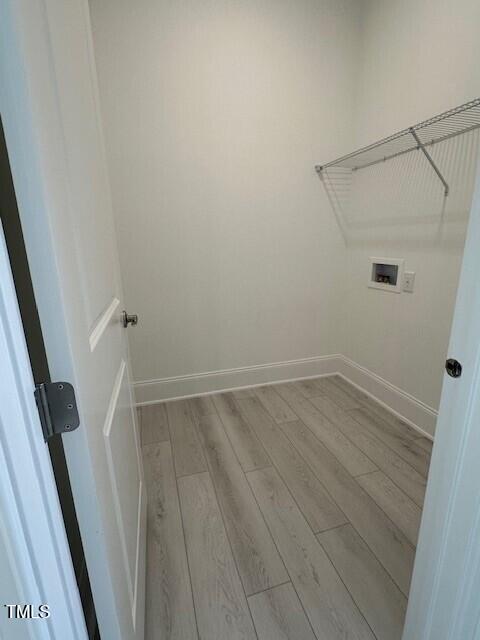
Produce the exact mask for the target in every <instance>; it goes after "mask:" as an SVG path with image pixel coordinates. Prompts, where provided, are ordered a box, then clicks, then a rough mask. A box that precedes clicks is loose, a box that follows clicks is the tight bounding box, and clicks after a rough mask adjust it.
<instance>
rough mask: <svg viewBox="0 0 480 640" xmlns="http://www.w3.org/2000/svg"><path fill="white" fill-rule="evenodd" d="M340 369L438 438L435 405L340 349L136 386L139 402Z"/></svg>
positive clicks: (422, 432) (413, 424) (429, 435)
mask: <svg viewBox="0 0 480 640" xmlns="http://www.w3.org/2000/svg"><path fill="white" fill-rule="evenodd" d="M334 374H339V375H341V376H342V377H343V378H345V379H346V380H348V382H351V383H352V384H353V385H354V386H356V387H358V388H359V389H361V390H362V391H363V392H364V393H366V394H367V395H368V396H370V397H372V398H374V399H375V400H376V401H377V402H379V403H380V404H381V405H383V406H384V407H385V408H387V409H388V410H389V411H391V412H392V413H393V414H395V415H396V416H398V417H399V418H401V419H402V420H403V421H404V422H406V423H407V424H409V425H410V426H411V427H413V428H414V429H416V430H417V431H418V432H419V434H420V435H422V436H424V437H426V438H429V439H430V440H433V434H434V432H435V423H436V419H437V411H435V409H433V408H432V407H429V406H428V405H427V404H425V403H424V402H422V401H421V400H418V399H417V398H415V397H414V396H412V395H411V394H409V393H407V392H406V391H403V390H402V389H399V388H398V387H396V386H395V385H393V384H392V383H390V382H388V381H387V380H384V379H383V378H381V377H380V376H378V375H377V374H375V373H372V372H371V371H369V370H368V369H367V368H366V367H362V366H361V365H359V364H357V363H356V362H353V360H350V358H347V357H346V356H343V355H341V354H338V353H337V354H333V355H326V356H315V357H312V358H300V359H297V360H288V361H284V362H272V363H269V364H262V365H254V366H252V367H239V368H237V369H223V370H220V371H206V372H204V373H196V374H187V375H183V376H172V377H170V378H160V379H158V380H143V381H141V382H136V383H135V384H134V389H135V396H136V400H137V406H141V405H147V404H155V403H156V402H162V401H164V400H177V399H180V398H188V397H192V396H200V395H209V394H212V393H218V392H220V391H231V390H234V389H237V390H238V389H248V388H250V387H256V386H259V385H266V384H277V383H279V382H293V381H295V380H303V379H306V378H316V377H319V376H329V375H334Z"/></svg>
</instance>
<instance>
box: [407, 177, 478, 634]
mask: <svg viewBox="0 0 480 640" xmlns="http://www.w3.org/2000/svg"><path fill="white" fill-rule="evenodd" d="M449 357H451V358H455V359H457V360H459V361H460V363H461V364H462V366H463V371H462V375H461V377H459V378H451V377H449V376H448V375H445V379H444V384H443V391H442V399H441V403H440V411H439V417H438V423H437V430H436V433H435V446H434V449H433V455H432V463H431V466H430V473H429V479H428V487H427V494H426V499H425V506H424V510H423V517H422V525H421V529H420V537H419V544H418V547H417V555H416V560H415V568H414V572H413V578H412V587H411V590H410V597H409V604H408V611H407V620H406V624H405V630H404V634H403V640H479V639H480V595H479V594H480V171H479V172H478V173H477V183H476V188H475V195H474V200H473V205H472V209H471V214H470V222H469V227H468V233H467V242H466V246H465V254H464V258H463V265H462V273H461V277H460V285H459V290H458V295H457V302H456V307H455V315H454V321H453V328H452V335H451V338H450V345H449Z"/></svg>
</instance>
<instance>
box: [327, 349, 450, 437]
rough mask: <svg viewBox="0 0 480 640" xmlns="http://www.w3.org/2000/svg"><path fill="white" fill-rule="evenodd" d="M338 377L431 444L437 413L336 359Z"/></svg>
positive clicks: (352, 364)
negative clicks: (392, 414)
mask: <svg viewBox="0 0 480 640" xmlns="http://www.w3.org/2000/svg"><path fill="white" fill-rule="evenodd" d="M338 361H339V368H338V373H339V374H340V375H342V376H343V377H344V378H346V379H347V380H348V381H349V382H351V383H352V384H354V385H355V386H357V387H359V388H360V389H361V390H362V391H365V392H366V393H367V394H368V395H370V396H372V397H373V398H374V399H375V400H377V401H378V402H379V403H380V404H382V405H383V406H385V407H386V408H387V409H389V410H390V411H391V412H392V413H394V414H396V415H397V416H398V417H399V418H402V420H404V421H405V422H407V423H408V424H409V425H411V426H412V427H413V428H414V429H416V430H417V431H418V432H419V433H420V434H421V435H423V436H426V437H427V438H429V439H430V440H433V434H434V433H435V425H436V422H437V416H438V411H436V410H435V409H433V408H432V407H429V406H428V405H427V404H425V403H424V402H422V401H421V400H418V398H415V397H414V396H412V395H411V394H410V393H407V392H406V391H403V390H402V389H399V388H398V387H396V386H395V385H393V384H391V383H390V382H388V381H387V380H384V379H383V378H382V377H380V376H378V375H377V374H376V373H373V372H372V371H369V370H368V369H366V368H365V367H362V366H360V365H359V364H357V363H356V362H354V361H353V360H350V359H349V358H347V357H345V356H340V357H339V360H338Z"/></svg>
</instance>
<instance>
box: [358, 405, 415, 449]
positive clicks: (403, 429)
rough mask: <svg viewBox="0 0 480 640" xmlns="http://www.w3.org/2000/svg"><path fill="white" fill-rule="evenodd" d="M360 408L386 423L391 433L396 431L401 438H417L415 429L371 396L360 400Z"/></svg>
mask: <svg viewBox="0 0 480 640" xmlns="http://www.w3.org/2000/svg"><path fill="white" fill-rule="evenodd" d="M362 408H363V409H365V410H366V411H367V412H369V413H371V414H374V415H375V416H376V418H377V419H378V420H380V421H383V422H384V423H386V424H387V428H388V430H389V431H391V432H392V433H398V434H399V435H400V436H401V437H402V439H404V440H417V439H418V437H419V432H418V431H417V430H416V429H414V428H413V427H411V426H410V425H409V424H408V423H407V422H405V420H402V419H401V418H399V417H398V416H396V415H395V414H394V413H392V412H391V411H389V410H388V409H387V408H386V407H383V406H382V405H381V404H380V403H379V402H376V401H375V400H374V399H373V398H370V397H367V399H366V400H365V401H363V402H362Z"/></svg>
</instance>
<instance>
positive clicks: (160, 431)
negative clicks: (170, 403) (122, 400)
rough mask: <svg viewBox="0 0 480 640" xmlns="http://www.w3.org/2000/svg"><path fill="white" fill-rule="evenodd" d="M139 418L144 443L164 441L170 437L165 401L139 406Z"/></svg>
mask: <svg viewBox="0 0 480 640" xmlns="http://www.w3.org/2000/svg"><path fill="white" fill-rule="evenodd" d="M138 420H139V424H140V434H141V439H142V444H152V443H153V442H164V441H165V440H168V439H169V438H170V434H169V433H168V420H167V412H166V410H165V404H164V403H158V404H146V405H143V406H142V407H138Z"/></svg>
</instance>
